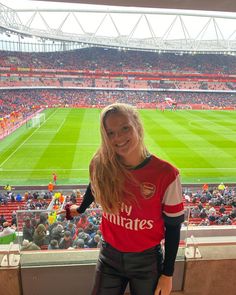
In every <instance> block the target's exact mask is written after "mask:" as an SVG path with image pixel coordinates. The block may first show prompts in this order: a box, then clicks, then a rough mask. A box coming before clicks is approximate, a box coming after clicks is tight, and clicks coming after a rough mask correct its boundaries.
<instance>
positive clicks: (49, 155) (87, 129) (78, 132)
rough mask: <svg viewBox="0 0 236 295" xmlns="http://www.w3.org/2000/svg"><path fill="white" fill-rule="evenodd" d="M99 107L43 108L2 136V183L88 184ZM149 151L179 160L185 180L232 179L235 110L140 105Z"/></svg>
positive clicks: (235, 175)
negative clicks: (35, 119)
mask: <svg viewBox="0 0 236 295" xmlns="http://www.w3.org/2000/svg"><path fill="white" fill-rule="evenodd" d="M99 113H100V111H99V110H98V109H47V110H46V111H45V114H46V121H45V122H44V123H43V124H42V125H41V127H40V128H27V127H26V126H22V127H21V128H19V129H18V130H16V131H15V132H14V133H12V134H11V135H10V136H8V137H7V138H5V139H4V140H2V141H1V142H0V185H5V184H6V183H9V184H11V185H13V186H14V185H36V184H37V185H45V184H48V183H49V181H51V180H52V173H53V172H56V173H57V175H58V184H86V183H87V182H88V166H89V162H90V159H91V158H92V155H93V154H94V152H95V151H96V149H97V147H98V146H99V142H100V135H99ZM140 115H141V118H142V121H143V123H144V127H145V142H146V145H147V147H148V149H149V151H150V152H152V153H155V154H156V155H157V156H159V157H161V158H163V159H166V160H167V161H169V162H171V163H172V164H174V165H175V166H177V167H178V168H179V169H180V171H181V175H182V182H183V183H204V182H208V183H220V182H221V181H223V182H235V181H236V124H235V123H236V112H235V111H192V110H191V111H176V112H171V111H165V112H164V113H162V112H160V111H157V110H140Z"/></svg>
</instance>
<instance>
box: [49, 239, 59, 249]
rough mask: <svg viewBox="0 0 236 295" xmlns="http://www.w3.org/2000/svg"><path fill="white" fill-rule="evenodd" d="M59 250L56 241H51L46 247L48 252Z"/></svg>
mask: <svg viewBox="0 0 236 295" xmlns="http://www.w3.org/2000/svg"><path fill="white" fill-rule="evenodd" d="M58 249H59V244H58V241H57V240H51V241H50V243H49V245H48V250H58Z"/></svg>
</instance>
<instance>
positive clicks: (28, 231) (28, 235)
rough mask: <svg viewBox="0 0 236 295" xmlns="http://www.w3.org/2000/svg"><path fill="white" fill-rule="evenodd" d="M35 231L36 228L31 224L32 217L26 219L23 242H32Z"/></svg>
mask: <svg viewBox="0 0 236 295" xmlns="http://www.w3.org/2000/svg"><path fill="white" fill-rule="evenodd" d="M34 231H35V228H34V226H33V225H32V224H31V221H30V217H29V216H27V217H25V219H24V225H23V240H27V241H29V242H32V241H33V237H34Z"/></svg>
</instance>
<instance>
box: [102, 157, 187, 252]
mask: <svg viewBox="0 0 236 295" xmlns="http://www.w3.org/2000/svg"><path fill="white" fill-rule="evenodd" d="M132 174H133V175H134V177H135V179H137V182H135V183H134V182H132V181H129V182H128V180H126V183H125V187H126V188H127V191H129V192H131V193H132V196H133V197H132V196H130V194H125V196H124V202H123V203H122V204H121V209H120V212H119V214H110V213H103V217H102V225H101V229H102V234H103V237H104V240H105V241H106V242H108V243H109V244H111V245H112V246H113V247H114V248H116V249H118V250H119V251H122V252H140V251H144V250H146V249H148V248H151V247H153V246H155V245H158V244H160V242H161V240H162V239H163V238H164V219H163V213H164V214H165V215H167V216H168V217H178V216H181V215H182V214H183V203H182V189H181V184H180V179H179V172H178V170H177V169H176V168H175V167H173V166H172V165H171V164H169V163H168V162H166V161H163V160H161V159H159V158H157V157H156V156H154V155H152V156H151V159H150V160H149V162H148V163H146V164H145V165H144V166H143V167H141V168H138V169H134V170H132Z"/></svg>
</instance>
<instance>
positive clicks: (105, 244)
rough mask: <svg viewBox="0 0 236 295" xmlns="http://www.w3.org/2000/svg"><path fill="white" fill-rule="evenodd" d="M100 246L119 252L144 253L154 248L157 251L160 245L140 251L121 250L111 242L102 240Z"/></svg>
mask: <svg viewBox="0 0 236 295" xmlns="http://www.w3.org/2000/svg"><path fill="white" fill-rule="evenodd" d="M102 247H103V248H107V249H112V250H114V251H117V252H120V253H146V252H152V251H155V250H157V251H159V250H160V249H161V245H160V244H158V245H156V246H153V247H151V248H148V249H145V250H143V251H140V252H122V251H120V250H118V249H116V248H114V247H113V246H112V245H111V244H109V243H107V242H106V241H105V240H102Z"/></svg>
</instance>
